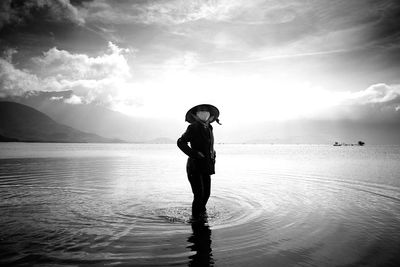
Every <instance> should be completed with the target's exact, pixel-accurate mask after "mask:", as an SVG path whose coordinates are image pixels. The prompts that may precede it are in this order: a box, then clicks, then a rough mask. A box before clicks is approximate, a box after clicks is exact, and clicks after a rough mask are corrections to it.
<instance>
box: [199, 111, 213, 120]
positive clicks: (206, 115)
mask: <svg viewBox="0 0 400 267" xmlns="http://www.w3.org/2000/svg"><path fill="white" fill-rule="evenodd" d="M196 116H197V117H198V118H199V119H200V120H202V121H207V120H208V119H209V118H210V112H209V111H206V110H204V111H203V110H199V111H197V112H196Z"/></svg>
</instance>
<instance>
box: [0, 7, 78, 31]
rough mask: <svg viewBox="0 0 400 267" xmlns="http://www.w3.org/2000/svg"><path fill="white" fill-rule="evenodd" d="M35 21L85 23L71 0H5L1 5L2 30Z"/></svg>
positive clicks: (0, 19)
mask: <svg viewBox="0 0 400 267" xmlns="http://www.w3.org/2000/svg"><path fill="white" fill-rule="evenodd" d="M35 19H45V20H49V21H56V22H57V21H69V22H73V23H77V24H83V23H84V22H85V20H84V18H83V17H82V16H81V15H80V14H79V11H78V9H77V8H76V7H75V6H73V5H72V4H71V3H70V1H69V0H26V1H16V0H3V1H1V3H0V29H1V28H3V26H5V25H7V24H17V25H18V24H23V23H25V22H26V21H28V20H35Z"/></svg>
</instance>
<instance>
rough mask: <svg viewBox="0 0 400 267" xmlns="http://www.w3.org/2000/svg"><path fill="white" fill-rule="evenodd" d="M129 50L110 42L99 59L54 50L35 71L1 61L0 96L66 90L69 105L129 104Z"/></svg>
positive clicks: (38, 59) (39, 60)
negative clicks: (68, 91)
mask: <svg viewBox="0 0 400 267" xmlns="http://www.w3.org/2000/svg"><path fill="white" fill-rule="evenodd" d="M125 53H129V50H127V49H122V48H119V47H118V46H116V45H115V44H113V43H109V47H108V52H107V53H105V54H103V55H101V56H97V57H89V56H87V55H84V54H73V53H70V52H68V51H65V50H59V49H57V48H52V49H50V50H49V51H47V52H45V53H44V54H43V55H42V56H40V57H36V58H34V59H33V62H34V65H35V69H34V70H26V69H18V68H16V67H15V66H14V65H13V64H12V63H11V62H8V61H7V60H5V59H0V78H1V83H0V94H1V95H2V96H20V95H23V94H25V93H26V92H29V91H67V90H72V91H73V95H72V96H71V97H69V98H68V99H65V102H66V103H71V104H77V103H96V104H100V105H104V106H107V107H112V106H114V105H116V104H117V103H119V102H126V101H128V98H129V97H128V95H130V92H129V91H130V90H132V88H130V87H131V84H130V82H129V79H130V78H131V73H130V68H129V65H128V63H127V60H126V58H125V56H124V54H125Z"/></svg>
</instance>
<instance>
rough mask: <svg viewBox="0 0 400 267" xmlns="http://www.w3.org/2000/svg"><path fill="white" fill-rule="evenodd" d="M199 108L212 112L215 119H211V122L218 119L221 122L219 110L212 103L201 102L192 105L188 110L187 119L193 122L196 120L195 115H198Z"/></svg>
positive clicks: (211, 114)
mask: <svg viewBox="0 0 400 267" xmlns="http://www.w3.org/2000/svg"><path fill="white" fill-rule="evenodd" d="M199 110H207V111H208V112H210V117H211V116H214V119H213V120H212V121H210V123H212V122H214V121H216V122H217V123H219V120H218V117H219V110H218V109H217V108H216V107H215V106H213V105H210V104H200V105H197V106H194V107H192V108H191V109H189V110H188V112H186V116H185V121H187V122H189V123H192V122H195V121H196V120H195V119H194V117H193V116H195V115H196V112H197V111H199Z"/></svg>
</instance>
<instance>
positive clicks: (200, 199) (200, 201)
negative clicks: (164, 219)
mask: <svg viewBox="0 0 400 267" xmlns="http://www.w3.org/2000/svg"><path fill="white" fill-rule="evenodd" d="M188 179H189V182H190V186H191V187H192V192H193V203H192V215H193V216H197V215H200V214H201V213H202V212H204V211H206V204H207V201H208V198H209V197H210V190H211V178H210V175H208V174H200V173H188Z"/></svg>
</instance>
